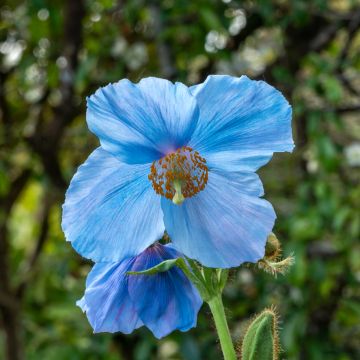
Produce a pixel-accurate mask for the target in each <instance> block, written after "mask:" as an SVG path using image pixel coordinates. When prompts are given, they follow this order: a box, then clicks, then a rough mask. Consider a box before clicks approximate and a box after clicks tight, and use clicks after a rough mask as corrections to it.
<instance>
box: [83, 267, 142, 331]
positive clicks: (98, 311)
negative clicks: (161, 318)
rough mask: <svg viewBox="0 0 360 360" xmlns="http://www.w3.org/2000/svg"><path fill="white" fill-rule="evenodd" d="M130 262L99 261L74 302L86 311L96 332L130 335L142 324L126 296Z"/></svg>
mask: <svg viewBox="0 0 360 360" xmlns="http://www.w3.org/2000/svg"><path fill="white" fill-rule="evenodd" d="M129 263H130V260H126V261H123V262H122V263H121V264H119V263H113V264H112V263H98V264H95V265H94V267H93V269H92V270H91V272H90V273H89V275H88V277H87V280H86V290H85V294H84V297H83V298H82V299H81V300H79V301H78V302H77V303H76V304H77V305H78V306H79V307H80V308H81V309H82V310H83V312H85V313H86V316H87V318H88V320H89V323H90V325H91V326H92V328H93V329H94V332H95V333H98V332H110V333H113V332H117V331H121V332H122V333H125V334H129V333H131V332H132V331H133V330H135V329H137V328H139V327H140V326H142V325H143V323H142V321H141V320H140V319H139V317H138V315H137V312H136V309H135V307H134V306H133V304H132V301H131V300H130V298H129V295H128V285H127V281H128V278H127V276H126V271H127V269H128V268H129V266H130V265H129Z"/></svg>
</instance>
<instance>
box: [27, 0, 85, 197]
mask: <svg viewBox="0 0 360 360" xmlns="http://www.w3.org/2000/svg"><path fill="white" fill-rule="evenodd" d="M84 15H85V8H84V2H83V0H77V1H71V0H68V1H67V2H66V4H65V22H64V40H63V56H64V57H65V59H66V66H64V68H63V69H62V70H61V73H60V87H59V90H60V94H61V102H60V104H59V105H58V106H56V107H55V108H53V109H52V110H53V118H52V121H50V122H49V123H48V124H44V122H43V121H42V114H41V112H40V114H39V117H38V120H37V125H36V129H38V131H35V132H34V133H33V135H32V136H30V137H29V138H28V142H29V144H30V145H31V147H32V148H33V150H34V151H35V152H36V153H37V154H38V155H39V156H40V158H41V160H42V163H43V166H44V168H45V171H46V173H47V175H48V176H49V178H50V179H51V181H52V183H53V184H54V185H55V186H57V187H58V188H59V189H60V190H62V191H63V190H64V189H65V188H66V186H67V183H66V181H65V180H64V177H63V175H62V172H61V168H60V165H59V161H58V147H59V144H60V142H61V138H62V134H63V133H64V130H65V128H66V126H67V125H68V124H69V123H70V122H71V121H72V120H73V118H74V117H75V115H76V114H77V113H78V111H79V109H78V106H76V105H75V102H74V77H75V73H76V70H77V66H78V55H79V51H80V49H81V46H82V19H83V17H84Z"/></svg>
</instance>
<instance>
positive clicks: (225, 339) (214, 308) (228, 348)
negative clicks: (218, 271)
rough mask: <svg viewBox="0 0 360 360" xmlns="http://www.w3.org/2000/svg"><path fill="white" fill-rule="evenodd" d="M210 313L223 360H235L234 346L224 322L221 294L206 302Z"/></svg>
mask: <svg viewBox="0 0 360 360" xmlns="http://www.w3.org/2000/svg"><path fill="white" fill-rule="evenodd" d="M208 304H209V307H210V310H211V313H212V315H213V317H214V321H215V326H216V330H217V333H218V336H219V339H220V345H221V350H222V352H223V355H224V359H225V360H236V353H235V350H234V345H233V343H232V340H231V335H230V332H229V327H228V324H227V322H226V317H225V311H224V305H223V303H222V298H221V294H219V295H217V296H214V297H213V298H212V299H211V300H209V302H208Z"/></svg>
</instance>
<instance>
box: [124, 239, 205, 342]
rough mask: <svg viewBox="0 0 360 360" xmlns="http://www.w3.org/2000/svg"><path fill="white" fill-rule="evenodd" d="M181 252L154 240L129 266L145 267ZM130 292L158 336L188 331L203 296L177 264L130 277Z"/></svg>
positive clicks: (138, 268) (194, 322)
mask: <svg viewBox="0 0 360 360" xmlns="http://www.w3.org/2000/svg"><path fill="white" fill-rule="evenodd" d="M180 256H181V254H179V253H177V251H176V250H174V249H172V248H169V247H167V246H162V245H160V244H157V245H155V246H153V247H151V248H149V249H148V250H146V251H144V252H143V253H142V254H141V255H139V256H138V257H137V258H136V260H135V262H134V263H133V264H132V267H131V270H132V271H140V270H144V269H148V268H150V267H152V266H155V265H157V264H158V263H160V262H162V261H164V260H167V259H172V258H176V257H180ZM129 295H130V297H131V299H132V301H133V304H134V306H135V308H136V309H137V312H138V315H139V317H140V319H141V320H142V321H143V323H144V324H145V325H146V326H147V327H148V328H149V329H150V330H151V331H152V332H153V334H154V335H155V336H156V337H157V338H162V337H164V336H166V335H168V334H169V333H171V332H172V331H174V330H180V331H187V330H189V329H190V328H192V327H194V326H196V321H197V314H198V312H199V309H200V307H201V305H202V300H201V298H200V295H199V293H198V291H197V290H196V289H195V288H194V286H193V285H192V284H191V282H190V281H189V280H188V279H187V277H186V276H185V275H184V273H183V272H182V270H180V269H179V268H177V267H173V268H172V269H171V270H169V271H166V272H163V273H159V274H156V275H152V276H148V275H138V276H132V277H130V278H129Z"/></svg>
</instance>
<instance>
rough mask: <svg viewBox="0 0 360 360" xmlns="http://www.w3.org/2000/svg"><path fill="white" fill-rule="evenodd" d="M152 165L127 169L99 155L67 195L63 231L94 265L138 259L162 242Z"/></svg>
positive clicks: (75, 179) (98, 151)
mask: <svg viewBox="0 0 360 360" xmlns="http://www.w3.org/2000/svg"><path fill="white" fill-rule="evenodd" d="M149 171H150V166H149V164H145V165H126V164H122V163H120V162H119V161H118V160H117V158H115V157H114V156H112V155H111V154H109V153H108V152H106V151H105V150H103V149H102V148H101V147H100V148H98V149H96V150H95V151H94V152H93V153H92V154H91V155H90V156H89V158H88V159H87V160H86V162H85V163H84V164H83V165H82V166H80V167H79V169H78V171H77V173H76V174H75V176H74V177H73V179H72V181H71V184H70V186H69V189H68V190H67V192H66V198H65V203H64V205H63V219H62V228H63V231H64V233H65V236H66V239H67V240H68V241H71V243H72V246H73V247H74V248H75V250H76V251H77V252H78V253H79V254H81V255H82V256H84V257H86V258H90V259H92V260H94V261H96V262H100V261H109V262H115V261H121V260H122V259H124V258H126V257H130V256H136V255H138V254H139V253H140V252H141V251H143V250H144V249H146V248H147V247H148V246H149V245H150V244H152V243H153V242H154V241H155V240H158V239H160V238H161V237H162V235H163V233H164V224H163V219H162V212H161V207H160V197H159V196H158V195H157V194H156V193H155V192H154V190H153V189H152V187H151V183H150V181H149V180H148V174H149Z"/></svg>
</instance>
